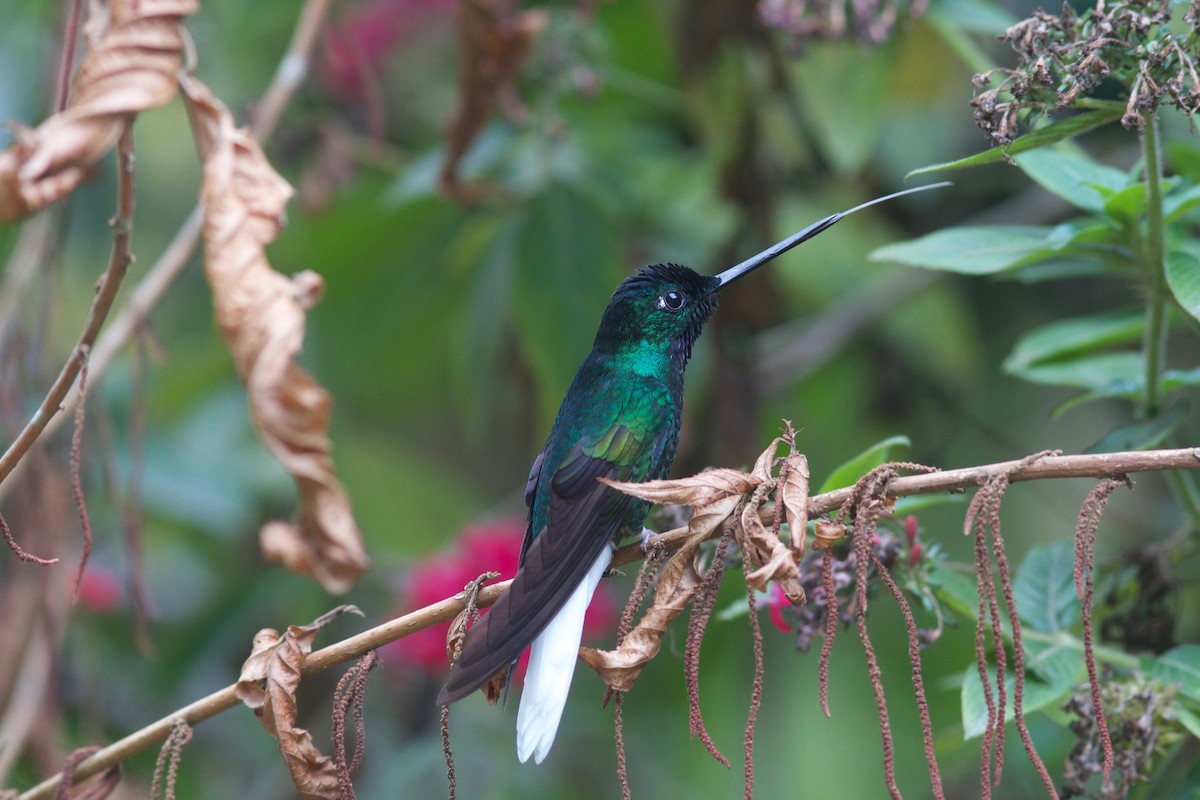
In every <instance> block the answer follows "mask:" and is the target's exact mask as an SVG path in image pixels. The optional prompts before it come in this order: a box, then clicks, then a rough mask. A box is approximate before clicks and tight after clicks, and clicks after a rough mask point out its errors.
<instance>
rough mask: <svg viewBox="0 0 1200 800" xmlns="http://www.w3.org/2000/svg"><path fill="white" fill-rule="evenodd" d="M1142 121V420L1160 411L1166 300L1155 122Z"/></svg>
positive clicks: (1146, 115) (1150, 115)
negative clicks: (1143, 308) (1143, 174)
mask: <svg viewBox="0 0 1200 800" xmlns="http://www.w3.org/2000/svg"><path fill="white" fill-rule="evenodd" d="M1142 119H1143V120H1144V122H1145V129H1144V130H1143V131H1142V156H1143V159H1144V161H1145V165H1146V238H1145V240H1144V243H1143V247H1142V261H1143V266H1144V268H1145V271H1146V331H1145V334H1144V338H1143V343H1142V350H1143V353H1144V355H1145V358H1146V388H1145V392H1144V393H1143V395H1142V417H1143V418H1145V419H1153V418H1154V417H1156V416H1158V414H1159V412H1160V411H1161V410H1162V409H1161V408H1160V407H1159V406H1160V402H1161V400H1160V398H1159V391H1158V388H1159V387H1158V383H1159V376H1160V375H1161V374H1162V370H1163V364H1164V361H1165V355H1166V346H1165V345H1166V339H1167V313H1166V311H1167V300H1166V268H1165V265H1164V263H1163V259H1164V251H1165V249H1166V248H1165V244H1164V243H1165V241H1166V232H1165V224H1164V222H1163V195H1162V159H1161V157H1160V153H1159V138H1158V121H1157V120H1156V119H1155V117H1154V114H1153V113H1144V114H1143V115H1142Z"/></svg>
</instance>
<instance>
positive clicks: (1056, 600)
mask: <svg viewBox="0 0 1200 800" xmlns="http://www.w3.org/2000/svg"><path fill="white" fill-rule="evenodd" d="M1013 594H1014V595H1015V597H1016V601H1017V615H1018V616H1019V617H1020V618H1021V621H1022V622H1023V623H1024V624H1025V625H1027V626H1029V627H1030V628H1032V629H1033V630H1035V631H1041V632H1042V633H1054V632H1056V631H1061V630H1065V629H1067V628H1070V627H1071V625H1073V624H1074V623H1075V622H1076V621H1077V620H1078V619H1079V598H1078V597H1076V596H1075V543H1074V541H1072V540H1069V539H1063V540H1061V541H1057V542H1054V543H1053V544H1047V545H1041V546H1040V547H1035V548H1033V549H1032V550H1030V551H1029V553H1028V555H1026V556H1025V560H1024V561H1022V562H1021V567H1020V569H1018V570H1017V577H1016V580H1014V581H1013Z"/></svg>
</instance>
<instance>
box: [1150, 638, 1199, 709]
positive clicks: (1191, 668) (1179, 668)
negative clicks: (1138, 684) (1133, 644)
mask: <svg viewBox="0 0 1200 800" xmlns="http://www.w3.org/2000/svg"><path fill="white" fill-rule="evenodd" d="M1139 661H1140V666H1141V670H1142V672H1144V673H1146V674H1147V675H1150V676H1151V677H1155V678H1158V679H1159V680H1161V681H1162V682H1163V683H1177V684H1179V691H1180V692H1182V693H1183V694H1185V695H1187V696H1188V697H1190V698H1192V699H1193V700H1200V644H1181V645H1179V646H1178V647H1175V648H1172V649H1171V650H1168V651H1167V652H1165V653H1163V654H1162V655H1160V656H1158V657H1157V658H1151V657H1149V656H1143V657H1142V658H1141V659H1139Z"/></svg>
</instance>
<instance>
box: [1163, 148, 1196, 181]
mask: <svg viewBox="0 0 1200 800" xmlns="http://www.w3.org/2000/svg"><path fill="white" fill-rule="evenodd" d="M1163 149H1164V150H1166V151H1167V161H1168V163H1170V165H1171V167H1172V168H1173V170H1177V171H1178V172H1179V173H1180V174H1182V175H1186V176H1187V177H1189V178H1191V179H1192V180H1193V181H1197V182H1200V146H1197V144H1196V142H1195V141H1194V140H1193V137H1186V138H1178V139H1175V138H1172V139H1170V140H1168V141H1167V142H1165V143H1164V145H1163Z"/></svg>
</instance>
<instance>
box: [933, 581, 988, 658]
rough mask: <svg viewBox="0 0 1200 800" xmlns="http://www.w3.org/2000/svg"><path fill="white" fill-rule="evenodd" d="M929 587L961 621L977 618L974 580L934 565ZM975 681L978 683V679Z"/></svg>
mask: <svg viewBox="0 0 1200 800" xmlns="http://www.w3.org/2000/svg"><path fill="white" fill-rule="evenodd" d="M929 585H930V586H932V587H933V588H934V590H935V591H936V592H937V595H938V597H939V598H941V600H942V602H943V603H944V604H945V605H946V606H947V607H948V608H950V610H952V611H954V613H956V614H958V615H959V616H960V617H962V618H963V619H970V620H974V619H976V618H978V616H979V587H978V585H977V584H976V583H975V579H974V578H972V577H969V576H967V575H966V574H965V573H962V572H958V571H957V570H953V569H949V568H947V567H946V566H945V565H943V564H934V565H933V566H932V567H931V568H930V570H929ZM975 680H976V681H977V682H978V680H979V678H978V677H976V679H975Z"/></svg>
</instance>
